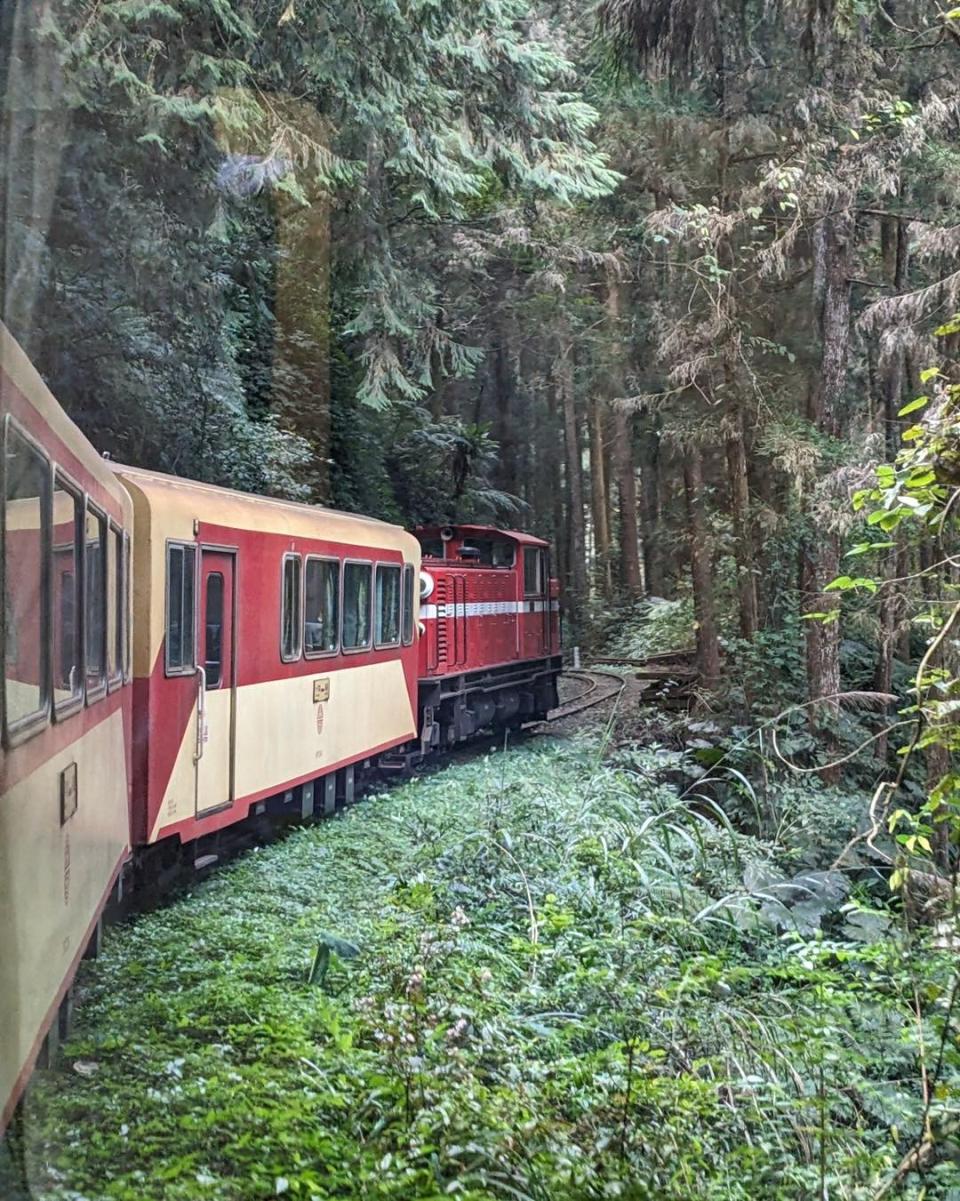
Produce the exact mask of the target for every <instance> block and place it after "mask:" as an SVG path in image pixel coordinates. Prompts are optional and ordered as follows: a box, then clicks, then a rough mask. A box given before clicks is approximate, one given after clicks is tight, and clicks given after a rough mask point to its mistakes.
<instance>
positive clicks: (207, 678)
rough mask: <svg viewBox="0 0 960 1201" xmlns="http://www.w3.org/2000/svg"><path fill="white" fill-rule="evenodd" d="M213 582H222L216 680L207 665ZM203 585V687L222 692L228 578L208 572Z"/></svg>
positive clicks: (221, 574) (201, 603)
mask: <svg viewBox="0 0 960 1201" xmlns="http://www.w3.org/2000/svg"><path fill="white" fill-rule="evenodd" d="M211 580H219V581H220V658H219V659H218V660H217V667H218V669H219V675H218V676H217V678H216V680H213V679H212V678H211V675H210V669H209V668H208V666H207V664H208V663H209V662H210V659H209V658H208V657H207V652H208V651H209V649H210V648H209V646H208V645H207V644H208V640H209V634H208V632H207V631H208V630H209V628H210V623H209V622H208V621H207V617H208V616H209V613H210V581H211ZM203 584H204V589H203V596H202V597H201V599H200V607H201V610H202V616H203V621H202V622H201V625H202V626H203V652H204V653H203V671H204V680H203V687H204V690H205V691H209V692H220V691H221V690H222V689H223V676H224V670H223V668H224V663H225V659H224V654H223V641H224V640H223V628H224V626H225V625H226V613H227V581H226V578H225V576H224V574H223V572H222V571H210V572H207V574H206V576H205V577H204V580H203Z"/></svg>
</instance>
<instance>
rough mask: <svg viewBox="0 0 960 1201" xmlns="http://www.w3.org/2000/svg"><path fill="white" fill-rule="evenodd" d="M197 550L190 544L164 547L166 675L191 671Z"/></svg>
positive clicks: (192, 665) (192, 667)
mask: <svg viewBox="0 0 960 1201" xmlns="http://www.w3.org/2000/svg"><path fill="white" fill-rule="evenodd" d="M196 578H197V552H196V548H195V547H193V546H168V547H167V638H166V646H167V662H166V668H167V675H178V674H181V673H183V672H192V671H193V670H194V668H195V666H196V664H195V662H194V630H195V629H196V599H195V598H196V588H195V584H196Z"/></svg>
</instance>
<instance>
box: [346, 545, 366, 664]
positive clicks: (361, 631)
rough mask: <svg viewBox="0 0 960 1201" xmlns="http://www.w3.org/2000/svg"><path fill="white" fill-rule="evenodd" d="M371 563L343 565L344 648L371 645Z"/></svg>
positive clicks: (354, 648) (353, 648)
mask: <svg viewBox="0 0 960 1201" xmlns="http://www.w3.org/2000/svg"><path fill="white" fill-rule="evenodd" d="M372 578H373V568H372V567H371V566H370V564H369V563H345V564H344V567H343V649H344V650H348V651H351V650H352V651H355V650H359V649H360V648H361V647H365V646H369V645H370V584H371V581H372Z"/></svg>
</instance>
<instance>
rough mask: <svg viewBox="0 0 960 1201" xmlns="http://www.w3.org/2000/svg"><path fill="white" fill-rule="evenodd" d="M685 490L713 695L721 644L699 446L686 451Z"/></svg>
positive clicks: (704, 659) (706, 672)
mask: <svg viewBox="0 0 960 1201" xmlns="http://www.w3.org/2000/svg"><path fill="white" fill-rule="evenodd" d="M683 487H684V494H685V497H686V507H687V527H688V529H689V531H690V580H691V583H692V585H693V609H694V616H695V618H696V625H697V630H696V635H697V669H698V671H699V674H700V682H701V684H702V686H703V687H704V689H706V691H708V692H709V691H712V690H713V689H714V688H715V687H716V686H717V683H718V681H719V679H720V642H719V639H718V637H717V621H716V613H715V609H714V601H713V548H712V547H711V545H710V536H709V534H708V532H707V522H706V517H705V515H704V505H703V465H702V461H701V456H700V449H699V447H691V448H689V449H688V450H686V451H685V452H684V456H683Z"/></svg>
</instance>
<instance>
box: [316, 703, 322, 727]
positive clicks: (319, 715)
mask: <svg viewBox="0 0 960 1201" xmlns="http://www.w3.org/2000/svg"><path fill="white" fill-rule="evenodd" d="M317 733H318V734H322V733H323V705H317Z"/></svg>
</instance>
